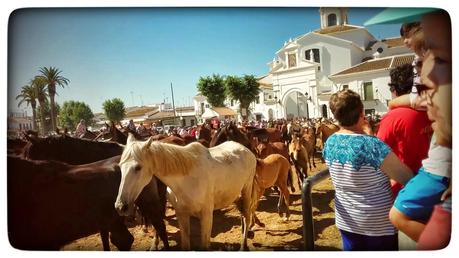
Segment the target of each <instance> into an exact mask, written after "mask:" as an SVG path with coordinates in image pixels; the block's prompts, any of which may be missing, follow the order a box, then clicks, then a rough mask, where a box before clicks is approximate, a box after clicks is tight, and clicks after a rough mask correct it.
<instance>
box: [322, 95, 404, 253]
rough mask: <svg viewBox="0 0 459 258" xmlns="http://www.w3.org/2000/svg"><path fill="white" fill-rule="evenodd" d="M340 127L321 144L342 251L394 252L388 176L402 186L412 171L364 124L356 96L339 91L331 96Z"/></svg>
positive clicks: (331, 103) (396, 240)
mask: <svg viewBox="0 0 459 258" xmlns="http://www.w3.org/2000/svg"><path fill="white" fill-rule="evenodd" d="M330 109H331V111H332V113H333V116H334V117H335V119H336V120H338V122H339V125H340V130H339V131H338V132H336V133H335V134H333V135H332V136H330V137H329V138H328V139H327V141H326V143H325V146H324V152H323V154H324V159H325V161H326V163H327V166H328V168H329V170H330V175H331V179H332V182H333V185H334V187H335V209H336V226H337V227H338V229H339V230H340V233H341V237H342V240H343V250H398V238H397V230H396V229H395V228H394V226H393V225H392V223H391V222H390V221H389V211H390V208H391V207H392V203H393V196H392V192H391V190H390V182H389V178H391V179H394V180H395V181H397V182H399V183H401V184H402V185H404V184H405V182H407V181H408V180H409V179H410V178H411V177H412V176H413V174H412V172H411V170H410V169H409V168H408V167H407V166H406V165H404V164H403V163H402V162H400V160H399V159H398V158H397V156H396V155H395V154H394V153H393V152H392V151H391V149H390V147H389V146H387V145H386V144H385V143H384V142H382V141H381V140H379V139H378V138H376V137H373V136H370V135H367V134H365V133H364V131H363V128H364V126H365V125H366V123H367V122H366V121H365V116H364V111H363V103H362V101H361V99H360V96H359V95H358V94H357V93H355V92H353V91H351V90H343V91H339V92H337V93H335V94H333V95H332V96H331V98H330Z"/></svg>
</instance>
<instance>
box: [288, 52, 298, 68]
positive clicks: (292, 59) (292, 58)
mask: <svg viewBox="0 0 459 258" xmlns="http://www.w3.org/2000/svg"><path fill="white" fill-rule="evenodd" d="M295 66H296V55H295V54H288V68H290V67H295Z"/></svg>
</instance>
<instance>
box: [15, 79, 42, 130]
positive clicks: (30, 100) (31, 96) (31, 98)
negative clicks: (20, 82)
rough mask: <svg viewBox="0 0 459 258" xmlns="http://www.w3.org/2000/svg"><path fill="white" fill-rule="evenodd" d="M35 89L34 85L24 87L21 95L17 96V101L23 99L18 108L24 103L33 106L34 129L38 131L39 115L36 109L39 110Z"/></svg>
mask: <svg viewBox="0 0 459 258" xmlns="http://www.w3.org/2000/svg"><path fill="white" fill-rule="evenodd" d="M35 93H36V92H35V89H34V87H33V85H24V86H22V88H21V93H20V94H19V95H17V96H16V99H21V100H20V101H19V103H18V107H19V106H21V105H22V104H23V103H24V102H25V103H26V106H29V104H30V105H31V106H32V122H33V128H34V130H37V131H38V127H37V120H36V119H37V114H36V108H37V95H36V94H35Z"/></svg>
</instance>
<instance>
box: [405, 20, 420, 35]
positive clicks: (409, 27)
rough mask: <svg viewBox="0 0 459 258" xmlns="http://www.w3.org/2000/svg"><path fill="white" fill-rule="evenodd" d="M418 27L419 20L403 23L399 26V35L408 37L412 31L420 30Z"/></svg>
mask: <svg viewBox="0 0 459 258" xmlns="http://www.w3.org/2000/svg"><path fill="white" fill-rule="evenodd" d="M420 29H421V23H420V22H409V23H404V24H402V27H401V28H400V36H402V38H406V37H410V36H411V34H412V33H413V32H415V31H417V30H420Z"/></svg>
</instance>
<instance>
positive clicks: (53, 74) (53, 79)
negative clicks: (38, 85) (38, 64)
mask: <svg viewBox="0 0 459 258" xmlns="http://www.w3.org/2000/svg"><path fill="white" fill-rule="evenodd" d="M40 73H41V75H40V76H41V77H43V78H44V79H45V81H46V84H47V85H48V94H49V100H50V105H51V106H50V107H51V126H52V130H54V131H56V127H57V126H56V117H57V114H56V112H55V110H56V107H55V104H54V96H55V95H56V85H60V86H62V88H64V85H68V83H69V82H70V81H69V79H67V78H65V77H63V76H61V75H60V73H61V71H59V69H57V68H55V67H51V66H50V67H49V68H48V67H42V68H40Z"/></svg>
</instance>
